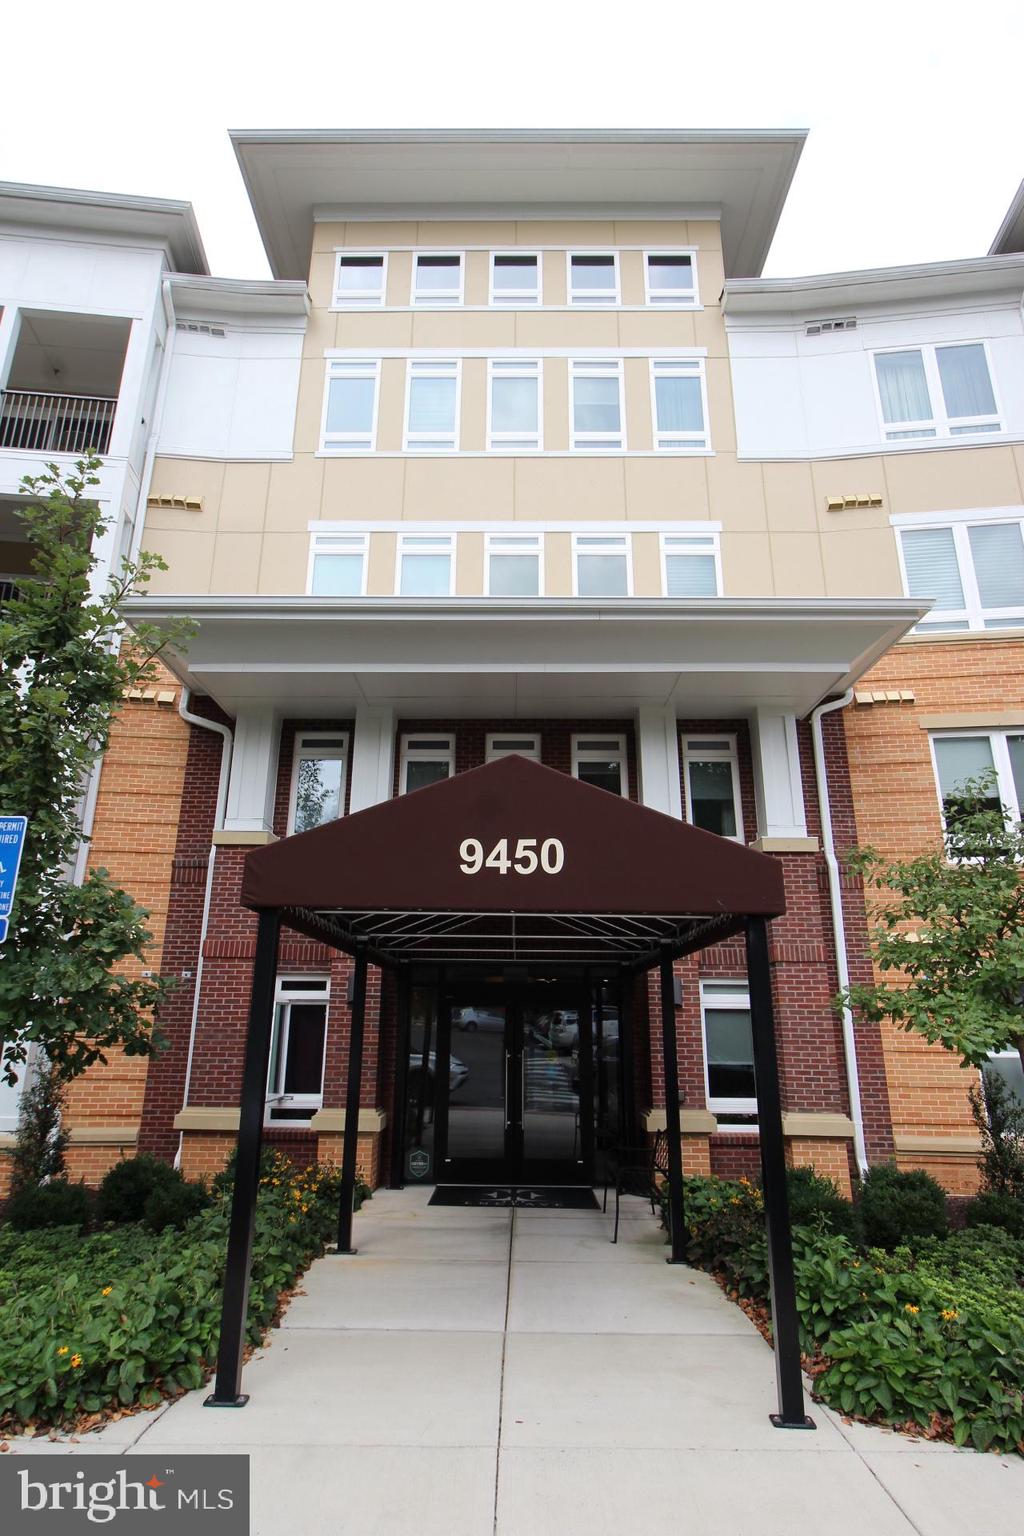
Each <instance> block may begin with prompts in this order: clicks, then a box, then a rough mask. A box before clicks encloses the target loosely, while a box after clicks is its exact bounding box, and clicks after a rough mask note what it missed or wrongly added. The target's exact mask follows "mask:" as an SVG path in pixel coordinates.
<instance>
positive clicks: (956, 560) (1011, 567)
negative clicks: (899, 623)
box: [897, 517, 1024, 634]
mask: <svg viewBox="0 0 1024 1536" xmlns="http://www.w3.org/2000/svg"><path fill="white" fill-rule="evenodd" d="M897 532H898V535H899V537H898V540H897V543H898V547H899V554H900V565H901V569H902V574H903V590H904V591H905V592H906V593H907V595H908V596H909V597H922V598H934V599H935V603H934V606H933V608H932V610H931V612H930V613H928V614H927V615H926V616H925V617H924V618H923V619H922V620H921V622H920V624H918V625H917V627H916V632H917V633H918V634H935V633H941V632H942V631H944V630H945V631H952V630H962V629H1021V628H1022V627H1024V522H1022V520H1021V518H1019V517H1016V518H991V517H989V518H985V519H982V520H979V521H978V522H969V521H966V520H957V521H955V522H949V523H945V524H943V523H932V522H928V523H926V524H923V525H919V524H916V523H915V524H913V525H912V524H909V523H908V524H905V525H901V526H900V527H899V528H898V529H897Z"/></svg>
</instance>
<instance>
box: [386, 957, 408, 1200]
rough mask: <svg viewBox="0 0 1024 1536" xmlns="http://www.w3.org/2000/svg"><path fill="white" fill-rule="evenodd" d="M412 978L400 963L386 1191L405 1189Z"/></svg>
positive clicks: (405, 962)
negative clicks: (393, 1088)
mask: <svg viewBox="0 0 1024 1536" xmlns="http://www.w3.org/2000/svg"><path fill="white" fill-rule="evenodd" d="M411 981H412V978H411V976H410V973H409V962H408V960H400V961H399V964H398V978H397V984H396V1000H395V1012H396V1015H397V1018H396V1025H397V1027H396V1029H395V1097H394V1104H393V1108H392V1117H393V1118H392V1122H391V1167H390V1170H389V1173H388V1188H389V1189H404V1188H405V1117H406V1112H407V1108H408V1095H409V1025H410V1002H411V996H410V994H411V991H412V986H411Z"/></svg>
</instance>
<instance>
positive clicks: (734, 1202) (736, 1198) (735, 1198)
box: [729, 1195, 740, 1205]
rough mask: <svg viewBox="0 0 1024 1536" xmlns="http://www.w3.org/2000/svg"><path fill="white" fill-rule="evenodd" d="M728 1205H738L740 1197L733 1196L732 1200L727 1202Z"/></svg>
mask: <svg viewBox="0 0 1024 1536" xmlns="http://www.w3.org/2000/svg"><path fill="white" fill-rule="evenodd" d="M729 1204H730V1205H739V1204H740V1197H739V1195H733V1197H732V1199H731V1200H730V1201H729Z"/></svg>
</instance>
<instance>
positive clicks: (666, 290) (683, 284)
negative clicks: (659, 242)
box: [644, 251, 697, 304]
mask: <svg viewBox="0 0 1024 1536" xmlns="http://www.w3.org/2000/svg"><path fill="white" fill-rule="evenodd" d="M644 279H645V284H646V294H647V302H648V304H694V303H695V302H696V299H697V290H696V286H695V283H694V270H693V256H692V255H691V254H690V253H689V252H685V251H671V252H656V251H647V252H646V253H645V255H644Z"/></svg>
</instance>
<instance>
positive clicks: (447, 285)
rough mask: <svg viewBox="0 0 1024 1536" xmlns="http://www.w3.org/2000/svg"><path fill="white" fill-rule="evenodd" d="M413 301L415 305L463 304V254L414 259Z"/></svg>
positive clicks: (417, 257)
mask: <svg viewBox="0 0 1024 1536" xmlns="http://www.w3.org/2000/svg"><path fill="white" fill-rule="evenodd" d="M412 301H413V303H414V304H435V305H442V304H443V305H451V304H461V303H462V256H461V254H458V253H453V254H450V255H445V256H416V257H414V258H413V269H412Z"/></svg>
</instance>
